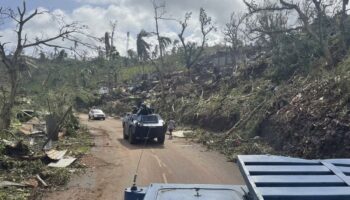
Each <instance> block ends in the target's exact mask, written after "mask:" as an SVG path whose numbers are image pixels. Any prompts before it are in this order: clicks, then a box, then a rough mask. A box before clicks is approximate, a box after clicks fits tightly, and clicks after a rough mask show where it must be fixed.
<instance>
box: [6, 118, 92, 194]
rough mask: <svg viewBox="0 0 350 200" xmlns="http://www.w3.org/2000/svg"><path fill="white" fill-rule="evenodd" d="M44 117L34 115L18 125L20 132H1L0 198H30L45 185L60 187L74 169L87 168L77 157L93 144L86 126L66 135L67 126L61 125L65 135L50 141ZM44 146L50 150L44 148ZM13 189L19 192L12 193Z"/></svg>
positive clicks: (52, 187) (53, 187)
mask: <svg viewBox="0 0 350 200" xmlns="http://www.w3.org/2000/svg"><path fill="white" fill-rule="evenodd" d="M41 119H42V118H41V117H33V118H31V119H30V120H28V121H26V122H23V123H22V124H20V125H18V127H19V128H18V131H16V129H13V130H11V131H7V132H4V133H1V134H2V135H3V139H1V140H0V151H1V153H0V179H1V181H0V199H2V198H3V197H4V195H5V196H6V197H7V196H8V197H11V198H12V199H17V198H21V199H22V197H25V198H29V197H30V196H32V195H35V193H36V192H40V191H42V189H43V188H46V187H47V188H48V189H50V190H52V189H55V188H56V187H61V186H62V185H63V184H66V183H67V182H68V180H69V177H70V175H71V174H72V173H73V172H75V173H76V172H78V173H79V171H82V170H83V169H84V168H82V167H83V166H82V165H80V164H79V163H78V162H76V160H77V157H81V155H82V154H84V153H85V151H86V150H88V148H89V147H90V146H91V142H90V136H89V134H86V132H87V129H84V128H81V129H80V130H78V131H77V133H76V134H75V135H71V134H70V135H69V134H68V135H67V134H66V131H68V130H67V128H62V129H61V130H60V132H63V133H64V134H63V135H62V137H60V138H59V140H58V141H51V140H49V139H48V135H47V133H46V122H45V121H44V120H41ZM44 146H46V147H47V148H48V150H46V151H44V148H43V147H44ZM80 149H84V151H81V150H80ZM35 188H42V189H39V190H37V189H35ZM33 189H35V190H33ZM14 190H16V191H17V192H16V193H13V191H14Z"/></svg>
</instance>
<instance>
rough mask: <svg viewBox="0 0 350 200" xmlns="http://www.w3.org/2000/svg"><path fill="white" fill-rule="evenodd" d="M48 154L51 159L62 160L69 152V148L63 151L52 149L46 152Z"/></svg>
mask: <svg viewBox="0 0 350 200" xmlns="http://www.w3.org/2000/svg"><path fill="white" fill-rule="evenodd" d="M45 153H46V156H47V157H48V158H50V159H51V160H61V159H62V158H63V156H64V155H65V154H66V153H67V150H63V151H57V150H54V149H52V150H50V151H47V152H45Z"/></svg>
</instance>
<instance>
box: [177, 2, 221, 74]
mask: <svg viewBox="0 0 350 200" xmlns="http://www.w3.org/2000/svg"><path fill="white" fill-rule="evenodd" d="M191 15H192V13H186V14H185V18H184V20H183V21H180V22H179V23H180V25H181V32H180V33H179V34H178V37H179V39H180V42H181V44H182V47H183V51H184V52H183V54H184V55H183V56H184V60H185V65H186V68H187V69H188V70H189V72H190V69H191V67H192V66H193V65H194V64H195V63H196V62H197V61H198V59H199V58H200V56H201V55H202V53H203V50H204V46H205V45H206V43H207V40H208V38H207V37H208V35H209V33H210V32H212V31H215V30H216V28H215V26H214V25H213V24H212V19H211V17H208V15H207V13H206V12H205V10H204V9H203V8H200V14H199V22H200V26H201V34H202V42H201V44H200V45H199V46H198V45H197V43H195V42H187V41H186V39H185V36H184V34H185V31H186V29H187V27H188V21H189V20H190V18H191Z"/></svg>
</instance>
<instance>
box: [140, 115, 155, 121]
mask: <svg viewBox="0 0 350 200" xmlns="http://www.w3.org/2000/svg"><path fill="white" fill-rule="evenodd" d="M141 122H143V123H158V117H157V116H156V115H142V116H141Z"/></svg>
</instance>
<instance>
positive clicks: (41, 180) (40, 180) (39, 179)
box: [36, 174, 48, 187]
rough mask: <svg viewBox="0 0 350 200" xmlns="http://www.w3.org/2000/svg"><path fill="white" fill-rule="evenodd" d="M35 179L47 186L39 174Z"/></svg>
mask: <svg viewBox="0 0 350 200" xmlns="http://www.w3.org/2000/svg"><path fill="white" fill-rule="evenodd" d="M36 179H38V181H39V182H40V183H41V184H42V185H43V186H45V187H47V186H48V185H47V183H46V182H45V181H44V180H43V179H42V178H41V177H40V176H39V174H37V175H36Z"/></svg>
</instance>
